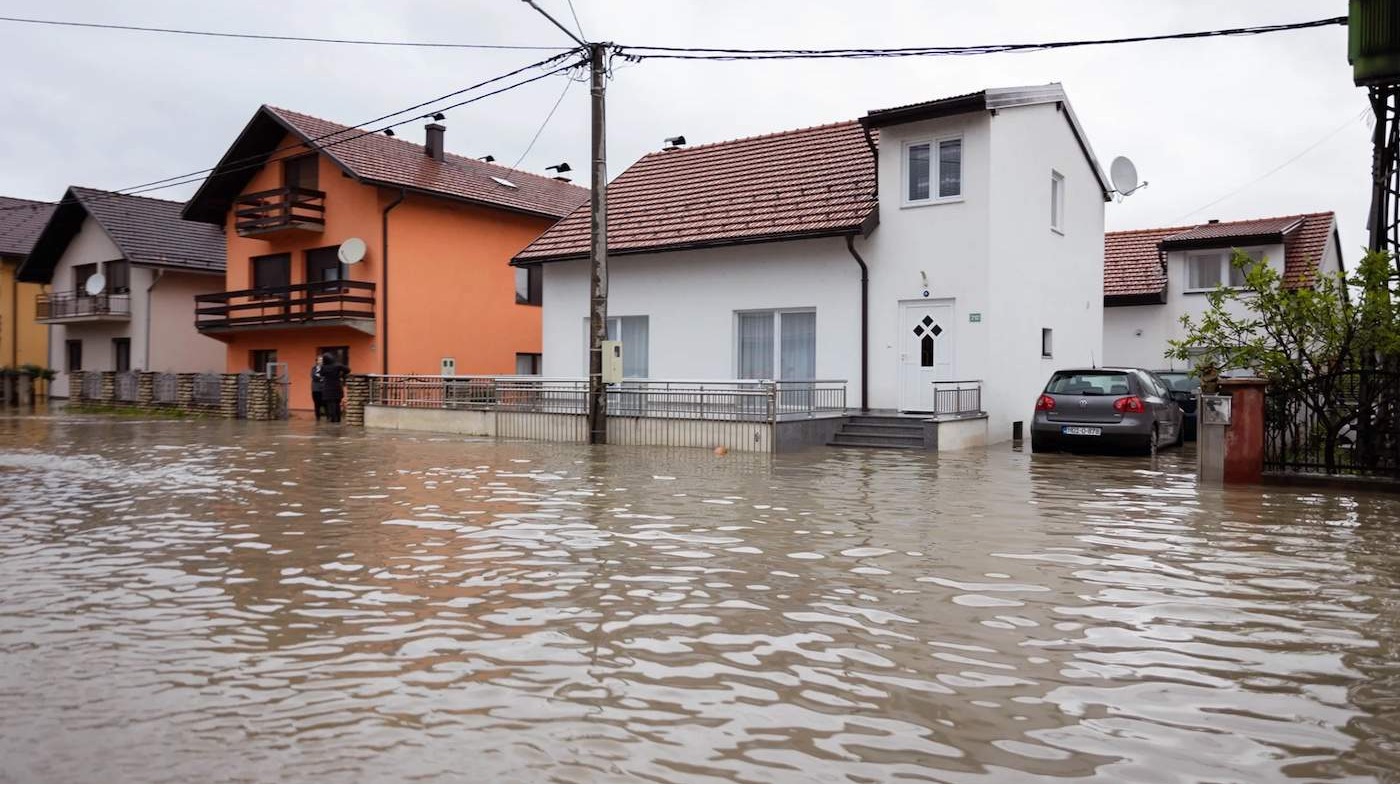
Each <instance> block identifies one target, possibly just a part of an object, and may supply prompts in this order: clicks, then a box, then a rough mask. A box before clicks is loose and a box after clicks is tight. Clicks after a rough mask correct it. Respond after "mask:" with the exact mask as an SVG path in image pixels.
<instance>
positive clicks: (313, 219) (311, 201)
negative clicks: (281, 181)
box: [233, 186, 326, 238]
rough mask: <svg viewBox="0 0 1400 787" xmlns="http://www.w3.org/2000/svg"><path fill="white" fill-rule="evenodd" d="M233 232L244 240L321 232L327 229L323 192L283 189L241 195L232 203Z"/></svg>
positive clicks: (292, 188) (324, 195)
mask: <svg viewBox="0 0 1400 787" xmlns="http://www.w3.org/2000/svg"><path fill="white" fill-rule="evenodd" d="M233 208H234V225H233V226H234V229H236V230H237V231H238V234H239V235H242V236H243V237H245V238H246V237H252V236H255V235H272V234H275V233H320V232H322V231H324V230H325V228H326V192H324V191H316V190H315V189H304V188H298V187H295V186H285V187H283V188H280V189H268V190H267V191H257V192H254V193H252V194H244V195H243V196H241V197H239V198H238V199H237V200H236V201H235V202H234V203H233Z"/></svg>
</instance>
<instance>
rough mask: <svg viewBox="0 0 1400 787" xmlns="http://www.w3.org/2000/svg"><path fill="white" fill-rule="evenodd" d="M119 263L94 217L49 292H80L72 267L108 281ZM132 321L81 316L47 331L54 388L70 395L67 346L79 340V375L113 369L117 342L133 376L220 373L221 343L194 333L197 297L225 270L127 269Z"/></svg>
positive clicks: (60, 264)
mask: <svg viewBox="0 0 1400 787" xmlns="http://www.w3.org/2000/svg"><path fill="white" fill-rule="evenodd" d="M122 260H123V257H122V253H121V250H120V249H118V248H117V245H116V244H115V243H113V242H112V239H111V238H110V237H109V236H108V235H107V232H106V231H105V230H103V229H102V227H101V225H99V224H98V223H97V222H96V221H94V220H93V218H92V217H91V216H88V217H86V218H84V219H83V224H82V228H81V229H80V230H79V231H78V233H77V234H76V235H74V236H73V239H72V240H71V241H69V243H68V246H67V248H66V249H64V252H63V255H62V257H60V258H59V261H58V264H57V265H56V266H55V267H54V270H53V276H52V278H51V279H50V283H49V286H48V290H49V292H50V293H54V294H66V293H73V292H75V291H76V290H77V289H79V283H78V282H77V281H76V274H75V271H74V268H75V267H76V266H79V265H85V264H89V263H96V264H97V266H98V272H99V273H101V274H103V276H105V277H107V278H108V280H109V281H110V279H111V276H110V274H109V271H108V269H107V265H108V264H110V263H118V262H121V261H122ZM129 281H130V293H129V294H128V296H127V297H129V299H130V317H129V318H126V319H103V320H100V321H84V320H82V319H81V318H79V319H74V320H71V321H68V322H65V323H59V324H51V325H49V364H48V365H49V367H50V368H52V369H55V370H56V371H57V372H58V375H57V377H56V379H55V380H54V384H53V387H52V389H51V390H53V391H54V392H55V393H56V394H58V395H59V396H66V395H67V393H68V374H67V373H68V372H69V371H70V370H69V369H68V342H70V341H77V342H82V369H83V370H84V371H115V370H116V343H115V340H125V341H126V342H129V345H130V362H131V369H132V370H142V371H159V372H221V371H223V368H224V345H223V344H222V343H220V342H218V341H215V340H213V339H209V338H207V337H205V336H202V335H200V333H199V332H198V331H196V330H195V327H194V295H195V294H197V293H199V292H203V291H206V290H210V289H218V287H219V286H221V285H222V282H223V274H222V272H213V273H207V274H206V273H193V272H188V271H176V270H167V269H156V268H150V267H146V266H141V265H131V266H130V269H129Z"/></svg>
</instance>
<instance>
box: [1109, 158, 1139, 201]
mask: <svg viewBox="0 0 1400 787" xmlns="http://www.w3.org/2000/svg"><path fill="white" fill-rule="evenodd" d="M1108 176H1109V178H1110V179H1112V180H1113V190H1114V191H1116V192H1118V193H1119V194H1121V195H1123V196H1125V197H1126V196H1128V195H1129V194H1132V193H1133V192H1134V191H1137V190H1138V189H1140V188H1142V187H1143V186H1146V185H1147V184H1146V183H1138V171H1137V167H1135V166H1133V162H1132V161H1130V160H1129V159H1128V157H1127V156H1119V157H1118V158H1116V159H1114V160H1113V163H1112V164H1110V165H1109V167H1108Z"/></svg>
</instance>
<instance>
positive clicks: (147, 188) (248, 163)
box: [0, 48, 579, 212]
mask: <svg viewBox="0 0 1400 787" xmlns="http://www.w3.org/2000/svg"><path fill="white" fill-rule="evenodd" d="M576 52H578V49H577V48H575V49H571V50H568V51H565V52H561V53H560V54H558V55H554V56H552V57H549V58H546V59H544V60H541V61H539V62H536V63H531V64H530V65H528V66H523V67H521V68H518V69H515V70H514V71H510V72H507V73H505V74H501V75H500V76H496V77H492V78H491V79H488V80H485V81H483V82H478V83H476V84H475V85H471V86H469V87H465V88H461V89H459V90H454V91H452V92H451V93H446V94H444V95H441V96H438V97H436V98H433V99H429V100H428V101H424V102H420V103H418V104H414V105H412V106H409V107H405V108H403V109H400V110H397V111H395V112H390V113H388V114H386V115H380V116H379V117H377V118H373V119H371V120H368V121H365V122H363V123H359V124H356V126H348V127H345V128H340V129H336V130H335V131H332V132H330V133H328V134H323V135H321V136H319V137H314V138H312V139H308V140H306V141H305V142H298V143H294V144H291V145H285V146H283V147H280V148H276V149H274V150H271V151H269V152H267V153H265V154H260V155H256V156H246V157H244V158H242V159H234V160H232V161H228V162H221V163H220V164H219V165H216V166H214V167H210V168H207V169H200V170H194V171H192V172H187V173H184V174H182V175H172V176H170V177H167V178H161V179H159V180H153V181H148V182H146V183H140V184H137V185H134V186H127V187H125V188H122V189H119V190H117V191H113V192H109V196H108V197H104V198H103V199H107V198H115V197H120V196H134V195H139V194H145V193H148V192H152V191H162V190H164V189H168V188H175V187H177V186H184V185H188V184H190V183H197V182H199V181H201V180H204V179H205V176H207V175H209V174H210V173H217V174H226V173H230V172H240V171H243V170H246V169H252V168H260V167H263V166H266V165H268V164H270V163H273V162H276V161H284V160H286V159H288V158H294V157H295V156H297V155H302V154H304V153H305V152H306V150H307V149H308V148H313V147H314V148H315V149H317V150H326V149H329V148H333V147H336V146H338V145H343V144H345V143H348V142H353V141H354V140H356V139H359V138H361V137H365V136H369V135H371V134H378V133H383V131H384V129H386V128H397V127H399V126H402V125H406V124H408V123H412V122H414V121H416V120H421V119H423V118H426V117H431V116H432V114H434V113H437V112H446V111H448V110H451V109H456V108H458V107H462V106H465V105H467V104H471V103H474V102H476V101H479V100H481V99H484V98H489V97H491V96H495V95H498V94H500V93H504V92H506V91H508V90H513V89H515V88H517V87H521V86H523V85H527V84H530V83H531V82H536V81H538V80H540V79H544V78H546V77H550V76H554V75H555V74H559V73H563V72H566V71H569V70H571V69H574V68H576V67H578V66H579V63H568V64H566V65H564V66H561V67H560V68H556V69H554V70H551V71H548V72H545V73H542V74H539V75H536V76H534V77H531V78H529V79H526V80H522V81H520V82H516V83H514V84H511V85H507V86H506V87H503V88H500V89H498V90H493V91H491V92H489V93H484V94H482V95H479V96H475V97H473V98H470V99H467V100H465V101H460V102H457V103H455V104H449V105H447V106H442V107H434V108H433V109H432V111H430V112H428V113H427V114H424V115H417V116H414V117H411V118H407V119H404V120H400V121H396V122H394V123H390V124H388V125H385V126H383V127H380V128H377V129H364V128H362V126H368V125H372V124H374V123H378V122H381V121H384V120H387V119H389V118H393V117H397V116H399V115H403V114H405V113H407V112H412V111H414V110H418V109H422V108H424V107H427V106H429V105H432V104H435V103H437V102H439V101H443V100H446V99H448V98H452V97H455V96H459V95H461V94H463V93H467V92H470V91H472V90H476V89H478V88H481V87H484V86H486V85H490V84H494V83H496V82H499V81H501V80H503V79H509V78H510V77H512V76H516V75H519V74H521V73H523V72H525V71H528V70H530V69H532V68H537V67H539V66H542V65H548V64H550V63H552V62H555V61H558V60H559V59H561V58H565V57H568V56H570V55H572V54H575V53H576ZM342 135H350V136H346V137H345V138H344V139H335V140H332V138H333V137H337V136H342ZM327 140H332V141H329V142H327ZM289 151H296V152H295V153H294V154H292V155H288V156H282V157H275V155H276V154H278V153H284V152H289ZM70 202H72V201H64V200H59V201H58V202H56V203H50V204H53V205H55V206H58V205H64V204H69V203H70ZM22 207H24V206H4V207H0V212H4V211H8V210H18V209H21V208H22Z"/></svg>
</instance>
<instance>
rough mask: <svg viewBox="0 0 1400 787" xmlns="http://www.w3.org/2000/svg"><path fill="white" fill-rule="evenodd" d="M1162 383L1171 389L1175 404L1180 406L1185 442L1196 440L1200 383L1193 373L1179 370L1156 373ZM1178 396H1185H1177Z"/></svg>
mask: <svg viewBox="0 0 1400 787" xmlns="http://www.w3.org/2000/svg"><path fill="white" fill-rule="evenodd" d="M1156 374H1157V376H1158V377H1160V378H1162V381H1163V382H1165V383H1166V384H1167V387H1168V388H1170V389H1171V392H1172V395H1173V398H1176V403H1177V404H1179V405H1181V413H1182V415H1183V416H1185V417H1184V418H1183V419H1182V422H1181V432H1182V435H1183V436H1184V437H1185V438H1186V439H1187V440H1192V441H1194V440H1195V439H1196V395H1197V394H1199V393H1200V392H1201V381H1200V380H1199V379H1197V377H1196V375H1195V373H1194V372H1185V371H1181V370H1167V371H1159V372H1157V373H1156ZM1178 394H1186V395H1185V396H1179V397H1178Z"/></svg>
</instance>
